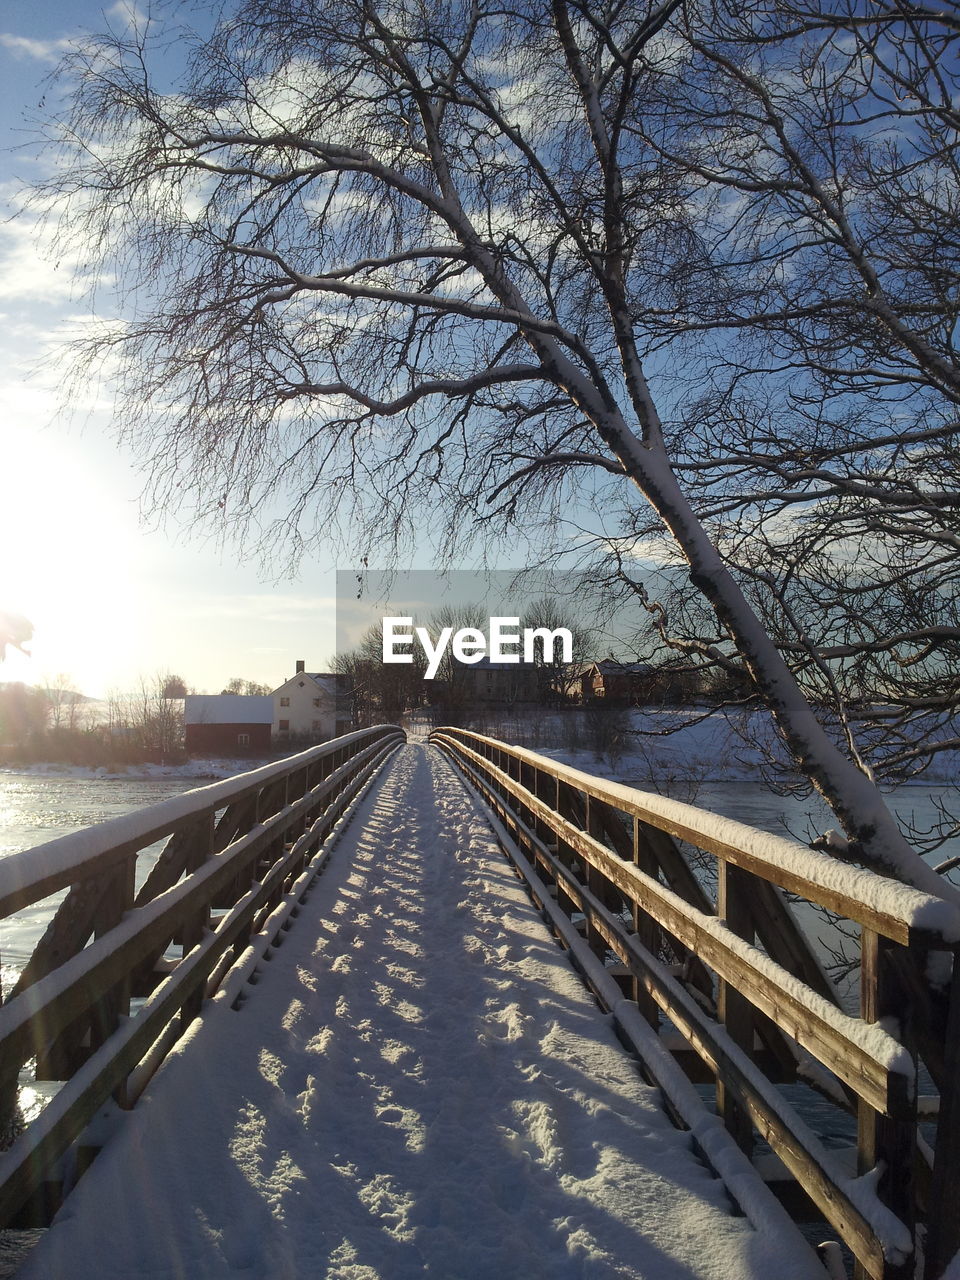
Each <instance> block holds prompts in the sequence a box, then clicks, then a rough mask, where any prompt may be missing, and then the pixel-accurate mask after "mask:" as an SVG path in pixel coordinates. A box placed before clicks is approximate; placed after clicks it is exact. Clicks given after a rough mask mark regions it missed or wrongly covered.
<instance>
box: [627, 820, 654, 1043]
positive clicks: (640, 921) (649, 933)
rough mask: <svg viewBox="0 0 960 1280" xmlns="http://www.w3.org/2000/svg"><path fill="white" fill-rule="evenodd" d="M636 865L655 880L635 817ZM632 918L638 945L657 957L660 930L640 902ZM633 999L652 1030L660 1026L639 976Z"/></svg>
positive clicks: (651, 864) (646, 847) (648, 847)
mask: <svg viewBox="0 0 960 1280" xmlns="http://www.w3.org/2000/svg"><path fill="white" fill-rule="evenodd" d="M633 862H634V866H636V867H637V868H638V869H639V870H640V871H643V872H645V873H646V874H647V875H648V876H652V877H653V878H656V875H657V860H656V858H655V857H654V856H653V852H652V851H651V849H650V846H649V844H648V843H647V841H646V840H644V838H643V828H642V826H641V823H640V819H639V818H636V817H635V818H634V819H633ZM631 915H632V917H633V931H634V933H635V934H636V935H637V941H638V942H639V943H640V945H641V946H642V947H643V948H644V949H645V950H646V951H649V952H650V954H651V955H652V956H654V957H656V956H657V955H658V953H659V951H660V928H659V926H658V924H657V923H656V921H655V920H654V919H653V917H652V916H651V915H649V914H648V913H647V912H646V911H644V910H643V908H642V907H641V906H640V905H639V903H637V902H633V903H632V905H631ZM633 999H634V1000H635V1001H636V1002H637V1008H638V1009H639V1010H640V1012H641V1013H642V1014H643V1016H644V1017H645V1018H646V1020H647V1021H648V1022H649V1023H650V1025H651V1026H653V1027H657V1026H659V1025H660V1007H659V1005H658V1004H657V1002H656V1000H654V998H653V996H652V995H650V993H649V992H648V991H647V989H646V988H645V987H644V986H643V984H642V983H641V981H640V979H639V978H637V977H636V976H634V979H633Z"/></svg>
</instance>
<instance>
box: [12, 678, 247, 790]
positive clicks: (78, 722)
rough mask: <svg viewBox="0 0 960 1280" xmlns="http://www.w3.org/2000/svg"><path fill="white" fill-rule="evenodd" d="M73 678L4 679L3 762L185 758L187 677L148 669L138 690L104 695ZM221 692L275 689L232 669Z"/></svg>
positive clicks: (97, 762) (122, 761) (87, 762)
mask: <svg viewBox="0 0 960 1280" xmlns="http://www.w3.org/2000/svg"><path fill="white" fill-rule="evenodd" d="M72 683H73V682H72V680H71V678H70V676H69V675H67V674H65V673H58V674H57V675H54V676H49V677H46V678H42V679H41V683H40V685H39V686H37V687H31V686H29V685H25V684H21V683H11V684H0V764H6V765H18V764H35V763H40V762H56V763H62V764H76V765H87V766H91V767H101V766H109V765H113V764H116V765H127V764H141V763H154V764H179V763H182V762H183V761H184V760H186V753H185V751H184V741H183V699H184V698H185V697H186V696H187V694H188V693H189V692H190V690H189V689H188V686H187V682H186V681H185V680H184V679H183V677H182V676H179V675H176V674H174V673H172V672H158V673H157V674H155V675H153V676H149V677H147V676H143V677H141V678H140V680H139V682H138V684H137V686H136V687H135V688H134V689H132V690H129V691H126V692H115V693H111V694H110V695H109V696H108V697H107V698H106V699H104V700H103V701H96V700H94V699H91V698H86V697H84V696H83V695H82V694H80V693H77V692H76V691H75V690H74V689H73V687H72ZM223 692H224V693H227V694H244V695H265V694H269V693H270V692H271V689H270V687H269V686H267V685H264V684H258V683H256V682H255V681H253V680H247V679H244V678H242V677H240V676H234V677H233V678H231V679H230V680H229V681H228V682H227V684H226V686H225V687H224V689H223Z"/></svg>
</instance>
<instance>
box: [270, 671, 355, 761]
mask: <svg viewBox="0 0 960 1280" xmlns="http://www.w3.org/2000/svg"><path fill="white" fill-rule="evenodd" d="M305 666H306V664H305V663H304V662H303V661H298V662H297V669H296V672H295V674H294V675H292V676H291V677H290V679H289V680H286V681H285V682H284V683H283V684H282V685H280V686H279V688H277V689H274V691H273V693H272V694H271V695H270V700H271V703H272V707H273V738H274V742H275V743H276V744H277V745H282V744H283V743H284V742H287V741H289V740H291V739H292V740H297V741H307V740H309V741H312V742H328V741H329V740H330V739H331V738H339V737H340V735H341V734H343V733H349V732H350V728H351V725H352V715H351V696H350V688H349V680H348V679H347V677H345V676H341V675H337V674H336V673H334V672H332V671H307V670H305Z"/></svg>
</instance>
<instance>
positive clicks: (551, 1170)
mask: <svg viewBox="0 0 960 1280" xmlns="http://www.w3.org/2000/svg"><path fill="white" fill-rule="evenodd" d="M256 977H257V981H256V983H255V985H251V986H249V987H247V988H245V994H246V998H245V999H244V1001H243V1002H242V1004H241V1005H240V1007H239V1009H234V1008H232V1007H231V1006H230V1004H229V1003H228V1002H227V1001H226V1000H225V999H224V1000H218V1001H216V1002H215V1003H214V1004H213V1006H212V1007H211V1008H210V1009H209V1011H208V1013H207V1015H206V1016H205V1017H204V1019H203V1020H202V1021H200V1022H199V1023H196V1024H194V1028H193V1029H192V1032H191V1035H190V1036H189V1038H188V1040H187V1041H185V1042H183V1043H182V1044H181V1046H180V1048H179V1049H178V1050H177V1051H176V1052H175V1053H174V1054H173V1055H172V1056H171V1057H170V1058H169V1059H168V1060H167V1062H166V1063H165V1065H164V1067H163V1068H162V1069H161V1071H160V1073H159V1075H158V1076H157V1077H156V1079H155V1080H154V1082H153V1084H152V1085H151V1087H150V1088H149V1090H148V1092H147V1093H146V1094H145V1095H144V1097H143V1099H142V1100H141V1102H140V1104H139V1105H138V1106H137V1108H136V1109H135V1110H134V1111H132V1112H130V1113H128V1114H126V1115H124V1116H123V1117H121V1118H120V1119H119V1123H118V1128H117V1130H116V1132H115V1133H114V1134H113V1136H112V1138H111V1139H110V1140H109V1142H108V1145H107V1146H106V1147H105V1149H104V1151H103V1152H102V1153H101V1155H100V1156H99V1157H98V1158H97V1160H96V1161H95V1163H94V1165H93V1167H92V1168H91V1169H90V1171H89V1172H88V1173H87V1174H86V1175H85V1176H84V1178H83V1179H82V1181H81V1182H80V1183H79V1185H78V1187H77V1189H76V1190H75V1192H74V1193H73V1194H72V1195H71V1197H70V1198H69V1200H68V1202H67V1204H66V1206H65V1208H64V1210H63V1211H62V1213H61V1214H60V1216H59V1218H58V1220H57V1222H56V1223H55V1225H54V1226H53V1227H52V1228H51V1229H50V1230H49V1232H47V1234H46V1237H45V1238H44V1240H43V1241H42V1243H41V1244H40V1245H39V1246H38V1247H37V1249H36V1250H35V1251H34V1252H33V1254H32V1255H31V1256H30V1258H29V1260H28V1261H27V1263H26V1264H25V1266H24V1267H23V1269H22V1270H21V1272H20V1274H19V1278H18V1280H49V1277H51V1276H64V1277H66V1276H69V1277H70V1278H71V1280H84V1278H86V1277H89V1278H91V1280H92V1278H93V1277H96V1280H105V1278H110V1277H113V1278H115V1280H120V1278H122V1280H129V1278H130V1277H156V1278H158V1280H159V1277H164V1278H167V1277H170V1278H172V1277H174V1276H184V1277H190V1278H191V1280H207V1278H211V1280H212V1278H214V1277H228V1276H248V1277H256V1278H257V1280H263V1278H267V1277H269V1280H285V1278H287V1277H290V1278H291V1280H293V1278H294V1277H296V1278H297V1280H300V1278H302V1277H314V1276H316V1277H320V1276H325V1277H331V1278H334V1277H335V1278H336V1280H376V1278H382V1280H414V1277H421V1276H433V1277H438V1278H439V1277H443V1278H444V1280H485V1278H490V1280H494V1278H495V1280H511V1278H516V1280H521V1278H522V1280H537V1278H539V1277H543V1278H544V1280H546V1278H547V1277H550V1280H563V1278H567V1277H571V1278H572V1277H598V1278H599V1277H605V1278H606V1277H645V1278H646V1280H697V1278H701V1280H708V1278H711V1280H712V1278H716V1280H733V1278H734V1277H736V1278H737V1280H751V1278H755V1280H766V1278H767V1277H769V1276H776V1277H777V1280H793V1278H794V1277H812V1276H815V1275H817V1274H818V1273H819V1274H820V1275H822V1272H818V1269H817V1268H816V1266H815V1264H814V1263H813V1261H812V1255H811V1254H809V1253H805V1252H804V1251H802V1250H797V1251H796V1252H791V1250H790V1249H785V1246H784V1240H783V1239H781V1238H779V1237H778V1236H776V1235H767V1234H763V1235H761V1234H759V1233H757V1232H755V1231H754V1230H753V1229H752V1228H751V1227H750V1226H749V1224H748V1222H747V1220H746V1219H744V1218H737V1217H734V1216H732V1215H731V1212H730V1206H729V1203H728V1201H727V1197H726V1194H725V1192H724V1190H723V1188H722V1186H721V1185H720V1184H719V1183H718V1182H717V1180H716V1179H714V1178H713V1177H712V1176H711V1175H710V1173H709V1172H708V1170H707V1169H706V1168H705V1167H704V1166H703V1164H702V1163H700V1161H699V1160H698V1159H697V1158H696V1157H695V1155H694V1154H693V1152H692V1150H691V1149H690V1144H689V1139H688V1138H687V1137H685V1136H684V1134H683V1133H681V1132H679V1131H677V1130H675V1129H674V1128H673V1127H672V1126H671V1125H670V1124H669V1122H668V1121H667V1119H666V1118H665V1116H664V1114H663V1113H662V1112H661V1110H660V1109H659V1107H658V1105H657V1093H656V1091H655V1090H653V1089H650V1088H648V1087H646V1086H645V1085H644V1084H643V1083H642V1082H641V1081H640V1079H639V1077H638V1075H637V1073H636V1070H635V1068H634V1066H633V1064H632V1062H631V1061H630V1059H629V1058H628V1057H627V1056H626V1055H625V1053H624V1052H623V1050H622V1049H621V1048H620V1047H619V1045H618V1043H617V1041H616V1039H615V1037H614V1035H613V1033H612V1030H611V1028H610V1024H609V1020H608V1019H607V1018H605V1017H604V1016H603V1015H601V1014H600V1012H599V1011H598V1009H597V1007H596V1005H595V1004H594V1002H593V1001H592V999H591V998H590V997H589V996H588V994H587V993H586V990H585V988H584V987H583V986H582V985H581V983H580V981H579V979H578V978H577V977H576V976H575V974H574V972H573V970H572V969H571V968H570V967H569V965H568V964H567V962H566V960H565V958H564V957H563V954H562V953H561V952H560V950H559V948H558V947H557V946H556V944H555V943H554V942H553V940H552V939H551V938H550V936H549V934H548V933H547V931H546V929H545V927H544V926H543V924H542V922H541V921H540V919H539V917H538V915H537V914H536V912H535V910H534V908H533V906H532V905H531V904H530V902H529V900H528V899H527V897H526V895H525V894H524V892H523V890H522V888H521V886H520V884H519V882H518V880H517V879H516V877H515V876H514V874H513V872H512V871H511V869H510V867H509V864H508V863H507V862H506V861H505V859H504V858H503V856H502V854H501V853H500V851H499V849H498V847H497V845H496V843H495V840H494V838H493V836H492V833H491V831H490V828H489V826H488V825H487V823H486V820H485V819H484V818H483V816H482V815H481V814H480V813H479V812H478V811H477V810H476V809H475V808H474V807H473V806H472V804H471V802H470V800H469V798H468V796H467V794H466V792H465V790H464V787H463V785H462V783H461V782H460V780H459V778H458V777H457V775H456V774H455V773H454V772H453V770H452V769H451V767H450V766H449V765H448V764H447V763H446V762H445V761H444V760H443V759H442V758H441V756H440V755H439V753H438V752H437V751H436V750H435V749H434V748H431V747H428V746H423V745H419V744H417V745H410V746H407V747H404V748H401V750H400V751H399V752H398V753H397V754H396V755H395V756H394V757H393V758H392V759H391V761H390V762H389V764H388V765H387V767H386V769H385V771H384V774H383V775H382V778H381V779H380V780H378V782H377V783H376V784H375V785H374V787H373V788H372V789H371V791H370V792H369V793H368V794H367V796H366V797H365V798H364V800H363V801H362V802H361V804H360V806H359V807H358V810H357V812H356V814H355V816H354V818H353V821H352V822H351V823H350V825H349V826H348V827H347V829H346V831H345V832H344V833H343V834H342V835H341V837H340V839H339V843H338V844H337V846H336V847H335V849H334V851H333V854H332V857H331V860H330V863H329V866H328V869H327V870H326V872H325V873H324V875H323V876H322V877H321V878H320V879H319V881H317V883H316V885H315V887H314V888H313V890H312V891H311V894H310V896H309V898H308V900H307V903H306V905H305V906H304V907H303V909H302V911H301V913H300V915H299V917H298V919H297V920H296V922H295V923H294V924H293V927H292V929H291V930H290V931H289V933H287V934H286V935H285V940H284V941H283V944H282V945H281V946H280V947H279V948H278V949H276V950H275V951H273V952H272V953H270V958H269V960H265V961H264V962H263V963H262V964H261V966H260V969H259V972H258V973H257V975H256Z"/></svg>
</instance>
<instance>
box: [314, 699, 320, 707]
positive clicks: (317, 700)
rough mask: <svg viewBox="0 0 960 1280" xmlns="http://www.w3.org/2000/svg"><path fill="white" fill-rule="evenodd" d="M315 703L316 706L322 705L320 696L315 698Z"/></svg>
mask: <svg viewBox="0 0 960 1280" xmlns="http://www.w3.org/2000/svg"><path fill="white" fill-rule="evenodd" d="M313 705H314V706H315V707H319V705H320V699H319V698H314V700H313Z"/></svg>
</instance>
